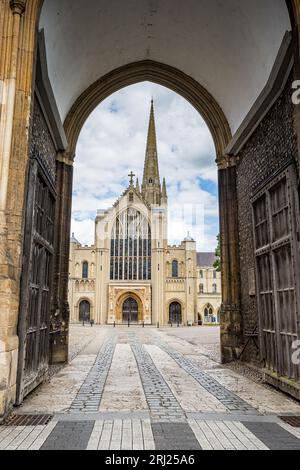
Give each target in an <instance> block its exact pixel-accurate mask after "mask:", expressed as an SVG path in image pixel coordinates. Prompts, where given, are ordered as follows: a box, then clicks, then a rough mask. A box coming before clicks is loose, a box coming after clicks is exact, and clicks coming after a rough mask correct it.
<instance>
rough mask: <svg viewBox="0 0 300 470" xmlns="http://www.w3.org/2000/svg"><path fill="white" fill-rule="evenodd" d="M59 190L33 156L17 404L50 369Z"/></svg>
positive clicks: (26, 236) (25, 253)
mask: <svg viewBox="0 0 300 470" xmlns="http://www.w3.org/2000/svg"><path fill="white" fill-rule="evenodd" d="M55 200H56V194H55V189H54V182H53V181H51V179H50V178H49V175H48V173H47V169H46V168H45V166H44V165H43V164H42V162H41V161H40V160H39V156H38V155H36V154H35V155H34V156H33V158H31V160H30V168H29V178H28V192H27V205H26V226H25V237H24V249H23V266H22V278H21V302H20V314H19V324H18V336H19V342H20V343H19V360H18V380H17V404H20V403H22V401H23V398H24V397H25V396H26V395H27V394H28V393H30V392H31V391H32V390H33V389H34V388H35V387H36V386H37V385H38V384H39V383H41V382H42V381H43V379H44V377H45V375H46V373H47V370H48V362H49V323H50V305H51V291H52V281H53V255H54V248H53V244H54V216H55Z"/></svg>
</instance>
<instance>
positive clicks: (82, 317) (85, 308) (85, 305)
mask: <svg viewBox="0 0 300 470" xmlns="http://www.w3.org/2000/svg"><path fill="white" fill-rule="evenodd" d="M90 319H91V305H90V303H89V301H88V300H83V301H82V302H80V305H79V321H82V322H83V321H90Z"/></svg>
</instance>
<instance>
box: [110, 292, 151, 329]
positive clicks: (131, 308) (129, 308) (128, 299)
mask: <svg viewBox="0 0 300 470" xmlns="http://www.w3.org/2000/svg"><path fill="white" fill-rule="evenodd" d="M144 318H145V315H144V306H143V302H142V300H141V299H140V297H139V295H138V294H137V293H136V292H132V291H129V292H128V291H127V292H123V293H122V294H121V295H120V296H119V297H118V298H117V299H116V303H115V319H116V323H118V324H122V323H128V320H129V323H137V324H138V323H142V322H143V321H144Z"/></svg>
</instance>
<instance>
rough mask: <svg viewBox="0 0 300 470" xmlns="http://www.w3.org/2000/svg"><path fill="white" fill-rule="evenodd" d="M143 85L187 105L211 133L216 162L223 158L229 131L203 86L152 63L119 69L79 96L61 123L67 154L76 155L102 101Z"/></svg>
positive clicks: (226, 123) (228, 140)
mask: <svg viewBox="0 0 300 470" xmlns="http://www.w3.org/2000/svg"><path fill="white" fill-rule="evenodd" d="M143 81H150V82H154V83H157V84H159V85H163V86H165V87H167V88H169V89H171V90H172V91H174V92H176V93H178V94H179V95H181V96H182V97H184V98H185V99H186V100H187V101H189V102H190V103H191V104H192V105H193V106H194V107H195V109H196V110H197V111H198V112H199V113H200V114H201V116H202V117H203V118H204V120H205V121H206V123H207V125H208V127H209V129H210V131H211V134H212V136H213V140H214V143H215V147H216V154H217V160H220V159H221V157H223V156H224V150H225V148H226V146H227V145H228V143H229V142H230V140H231V131H230V127H229V124H228V122H227V119H226V117H225V115H224V113H223V111H222V110H221V108H220V106H219V105H218V103H217V102H216V101H215V99H214V98H213V97H212V96H211V95H210V93H208V91H207V90H206V89H205V88H204V87H203V86H201V85H200V84H199V83H197V82H196V81H195V80H194V79H192V78H191V77H189V76H188V75H186V74H185V73H183V72H181V71H179V70H177V69H175V68H174V67H171V66H169V65H165V64H161V63H158V62H154V61H152V60H145V61H142V62H135V63H132V64H128V65H125V66H124V67H120V68H118V69H116V70H114V71H112V72H110V73H108V74H107V75H105V76H104V77H102V78H100V79H99V80H98V81H97V82H95V83H94V84H93V85H91V86H90V87H89V88H88V89H87V90H86V91H85V92H84V93H82V95H81V96H80V97H79V98H78V99H77V100H76V102H75V103H74V105H73V106H72V108H71V110H70V111H69V113H68V115H67V117H66V120H65V123H64V128H65V132H66V136H67V140H68V143H69V153H70V154H71V155H75V153H76V144H77V140H78V137H79V134H80V131H81V129H82V127H83V125H84V123H85V121H86V120H87V118H88V116H89V115H90V114H91V112H92V111H93V110H94V109H95V107H96V106H97V105H98V104H99V103H101V101H103V100H104V99H105V98H107V97H108V96H110V95H111V94H113V93H115V92H116V91H118V90H120V89H122V88H124V87H126V86H129V85H133V84H136V83H140V82H143Z"/></svg>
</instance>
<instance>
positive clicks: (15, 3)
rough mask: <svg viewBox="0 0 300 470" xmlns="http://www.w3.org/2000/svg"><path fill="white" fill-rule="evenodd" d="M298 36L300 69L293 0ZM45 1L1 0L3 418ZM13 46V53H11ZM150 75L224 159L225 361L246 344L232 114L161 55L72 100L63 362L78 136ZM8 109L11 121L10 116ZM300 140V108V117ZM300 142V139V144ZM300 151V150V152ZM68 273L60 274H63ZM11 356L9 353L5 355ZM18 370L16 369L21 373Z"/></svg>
mask: <svg viewBox="0 0 300 470" xmlns="http://www.w3.org/2000/svg"><path fill="white" fill-rule="evenodd" d="M286 3H287V6H288V8H289V11H290V13H291V18H292V24H293V27H294V33H295V36H297V40H295V42H294V44H295V61H296V64H295V70H296V73H299V70H300V66H299V43H300V41H299V34H300V33H299V31H300V30H299V25H300V6H299V1H298V0H286ZM42 5H43V0H30V1H29V0H27V1H26V0H12V1H10V0H0V57H1V60H0V81H1V88H0V89H1V94H2V96H1V98H2V102H3V103H6V108H5V109H4V108H3V109H4V110H3V109H0V118H1V119H0V150H1V151H0V178H1V181H5V184H0V308H1V325H0V326H1V328H0V345H1V348H0V355H5V361H6V364H7V367H4V368H1V371H0V381H1V383H2V384H4V387H2V388H1V391H0V418H1V416H3V415H5V414H6V413H7V411H8V410H9V409H10V408H11V406H12V405H13V404H14V402H15V393H16V369H17V367H16V361H17V353H18V335H17V327H18V311H19V297H20V277H21V268H22V251H23V230H24V207H25V195H26V183H27V177H26V175H27V169H28V160H29V156H28V147H29V128H30V124H31V116H32V106H33V101H34V78H35V60H36V48H37V27H38V21H39V16H40V11H41V8H42ZM7 51H9V53H7ZM144 80H150V81H154V82H156V83H159V84H161V85H165V86H167V87H168V88H170V89H172V90H173V91H176V92H177V93H179V94H180V95H181V96H183V97H184V98H186V99H187V100H188V101H189V102H190V103H191V104H192V105H193V106H194V107H195V108H196V109H197V110H198V111H199V112H200V113H201V114H202V116H203V117H204V119H205V120H206V122H207V125H208V127H209V129H210V131H211V133H212V135H213V138H214V142H215V146H216V153H217V160H218V165H219V192H220V214H221V251H222V291H223V304H222V309H221V340H222V346H221V349H222V359H223V361H224V362H225V361H228V360H231V359H233V358H235V357H237V356H238V351H239V348H240V346H241V342H242V338H241V332H242V328H241V318H240V308H239V298H240V295H239V288H240V281H239V257H238V238H237V233H238V231H237V226H238V224H237V214H238V208H237V192H236V167H235V165H236V161H235V159H234V158H232V157H228V156H227V155H226V154H225V148H226V146H227V144H228V142H229V141H230V138H231V132H230V129H229V125H228V122H227V119H226V117H225V116H224V113H223V112H222V110H221V108H220V107H219V105H218V104H217V102H216V101H215V100H214V98H213V97H212V96H211V95H210V94H209V93H208V92H207V91H206V90H205V89H204V88H203V87H202V86H201V85H200V84H199V83H197V82H195V81H194V80H193V79H191V78H190V77H189V76H187V75H185V74H184V73H183V72H181V71H178V70H176V69H174V68H172V67H170V66H167V65H164V64H159V63H156V62H153V61H148V60H147V61H143V62H138V63H134V64H128V65H126V66H124V67H122V68H119V69H117V70H115V71H112V72H110V73H109V74H107V75H105V76H104V77H102V78H100V80H98V81H97V82H96V83H95V84H94V85H92V86H91V87H89V89H88V90H86V91H85V92H84V93H83V94H82V95H81V97H79V98H78V99H77V101H76V102H75V103H74V105H73V106H72V108H71V110H70V112H69V114H68V116H67V118H66V121H65V123H64V127H65V132H66V135H67V137H68V139H69V147H68V149H67V151H64V152H61V153H59V152H58V155H57V185H58V188H59V189H60V192H59V195H58V200H57V206H58V208H57V217H56V221H57V224H58V226H59V230H58V231H57V233H56V252H57V255H56V260H55V264H56V267H55V279H54V285H55V296H54V304H55V306H54V308H55V310H56V312H58V316H57V318H59V324H58V330H57V331H58V332H59V334H58V336H57V338H56V341H55V344H56V346H55V347H54V346H53V345H52V352H51V356H50V357H51V359H50V360H51V362H52V363H63V362H66V361H67V356H68V339H67V337H68V322H69V311H68V305H67V299H68V260H69V240H68V239H67V238H68V234H69V232H70V219H71V204H70V202H71V195H72V163H73V158H74V155H75V147H76V142H77V139H78V135H79V132H80V129H81V128H82V125H83V124H84V121H85V120H86V118H87V117H88V115H89V113H90V112H91V111H92V110H93V109H94V108H95V106H96V105H97V104H99V103H100V102H101V101H102V100H103V99H104V98H106V97H107V96H109V95H110V94H111V93H113V92H114V91H117V90H119V89H120V88H122V87H124V86H126V85H129V84H133V83H137V82H140V81H144ZM4 114H5V119H4V118H3V116H4ZM295 121H296V127H297V134H298V140H299V142H300V139H299V136H300V117H299V107H298V114H297V116H296V119H295ZM299 148H300V144H299ZM299 154H300V152H299ZM58 273H60V275H59V274H58ZM3 357H4V356H3ZM11 371H14V372H13V374H12V373H11Z"/></svg>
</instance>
